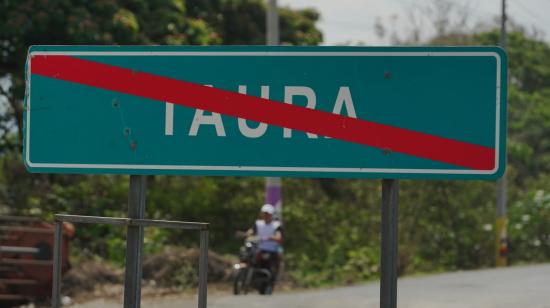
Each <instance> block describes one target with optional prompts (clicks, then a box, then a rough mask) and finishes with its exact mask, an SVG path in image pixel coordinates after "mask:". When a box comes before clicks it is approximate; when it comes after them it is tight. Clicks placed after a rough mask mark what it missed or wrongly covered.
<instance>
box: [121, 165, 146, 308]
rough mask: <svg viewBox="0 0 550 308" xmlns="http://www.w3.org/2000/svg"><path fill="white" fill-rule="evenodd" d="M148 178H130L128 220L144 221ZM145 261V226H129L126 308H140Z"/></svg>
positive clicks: (140, 176) (137, 176)
mask: <svg viewBox="0 0 550 308" xmlns="http://www.w3.org/2000/svg"><path fill="white" fill-rule="evenodd" d="M146 186H147V177H146V176H144V175H131V176H130V191H129V193H128V218H133V219H143V218H144V215H145V192H146V190H147V188H146ZM142 261H143V226H131V225H129V226H128V233H127V235H126V267H125V270H126V273H125V276H124V277H125V278H124V308H139V306H140V303H141V276H142V274H141V263H142Z"/></svg>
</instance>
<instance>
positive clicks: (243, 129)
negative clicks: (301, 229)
mask: <svg viewBox="0 0 550 308" xmlns="http://www.w3.org/2000/svg"><path fill="white" fill-rule="evenodd" d="M506 81H507V60H506V55H505V53H504V52H503V51H502V50H501V49H499V48H496V47H376V48H373V47H290V46H284V47H264V46H247V47H245V46H236V47H227V46H224V47H218V46H217V47H214V46H211V47H190V46H184V47H182V46H124V47H118V46H117V47H115V46H33V47H31V48H30V50H29V55H28V60H27V95H26V101H25V104H26V113H25V144H24V145H25V146H24V158H25V163H26V165H27V168H28V169H29V171H31V172H48V173H49V172H55V173H122V174H189V175H240V176H306V177H357V178H446V179H458V178H460V179H495V178H498V177H499V176H500V175H502V173H503V172H504V168H505V147H506V144H505V140H506V95H507V82H506Z"/></svg>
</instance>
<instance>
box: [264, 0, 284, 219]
mask: <svg viewBox="0 0 550 308" xmlns="http://www.w3.org/2000/svg"><path fill="white" fill-rule="evenodd" d="M266 30H267V31H266V42H267V45H269V46H276V45H279V41H280V40H279V11H278V10H277V0H267V11H266ZM265 180H266V181H265V202H266V203H269V204H271V205H273V206H274V207H275V218H276V219H278V220H279V221H280V222H281V223H282V222H283V199H282V194H281V178H276V177H270V178H266V179H265Z"/></svg>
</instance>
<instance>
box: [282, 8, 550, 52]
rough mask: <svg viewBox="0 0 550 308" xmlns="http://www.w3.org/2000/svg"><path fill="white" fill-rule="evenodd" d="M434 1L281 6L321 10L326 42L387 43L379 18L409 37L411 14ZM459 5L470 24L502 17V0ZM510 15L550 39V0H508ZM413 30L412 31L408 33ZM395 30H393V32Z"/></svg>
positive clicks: (428, 30)
mask: <svg viewBox="0 0 550 308" xmlns="http://www.w3.org/2000/svg"><path fill="white" fill-rule="evenodd" d="M433 2H434V0H278V4H279V6H290V7H291V8H304V7H313V8H316V9H317V10H318V11H319V12H320V13H321V21H320V23H319V27H320V28H321V30H322V32H323V34H324V42H325V44H326V45H335V44H342V43H346V42H347V43H358V42H364V43H365V44H369V45H387V44H389V43H390V40H389V38H388V35H386V38H382V39H381V38H379V37H378V36H377V35H376V31H375V24H376V21H377V18H378V19H379V20H380V21H381V22H382V24H383V25H385V26H386V28H387V29H394V30H395V33H398V35H400V36H402V37H407V36H408V33H410V28H411V27H410V24H411V22H410V14H411V12H415V14H416V16H419V17H420V18H425V15H423V14H422V13H420V10H421V8H422V7H427V6H429V5H430V3H433ZM452 2H453V3H455V5H456V6H457V7H468V8H469V9H468V11H469V12H470V17H469V23H468V25H469V27H470V28H472V29H474V28H476V27H479V24H480V23H481V24H484V25H494V24H495V21H496V18H497V17H498V16H500V12H501V2H502V0H453V1H452ZM507 8H508V10H507V11H508V16H509V18H510V20H512V22H514V23H516V24H519V25H522V26H523V27H525V28H526V29H527V30H528V31H533V29H537V32H539V36H540V38H542V39H544V40H545V41H547V42H548V41H550V17H548V16H547V15H548V14H547V13H548V12H550V0H507ZM421 28H422V29H421V30H422V36H423V37H429V36H430V34H433V28H432V27H430V26H429V22H427V20H424V21H423V22H422V26H421ZM408 31H409V32H408ZM390 32H391V31H390Z"/></svg>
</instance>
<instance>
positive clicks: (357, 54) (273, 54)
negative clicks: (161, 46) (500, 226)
mask: <svg viewBox="0 0 550 308" xmlns="http://www.w3.org/2000/svg"><path fill="white" fill-rule="evenodd" d="M34 55H67V56H110V57H112V56H195V57H196V56H202V57H216V56H224V57H231V56H247V57H285V56H295V57H319V56H322V57H326V56H331V57H350V56H352V57H382V56H385V57H438V56H439V57H441V56H444V57H494V58H495V59H496V128H495V132H496V133H495V167H494V168H493V169H492V170H455V169H384V168H327V167H270V166H195V165H126V164H53V163H33V162H31V160H30V151H31V148H30V136H31V134H30V131H31V122H30V119H31V110H32V109H31V83H30V80H29V82H28V83H27V84H28V98H27V119H26V120H27V131H26V134H27V135H26V139H27V142H26V156H25V160H26V163H27V165H28V166H29V167H32V168H67V169H135V170H189V171H193V170H196V171H256V172H261V171H266V172H332V173H417V174H479V175H481V174H484V175H490V174H493V173H495V172H497V170H498V169H499V165H500V161H499V152H500V151H499V150H500V143H499V140H500V120H501V119H500V108H501V106H500V89H501V76H500V74H501V70H500V64H501V58H500V55H499V54H498V53H496V52H445V51H441V52H439V51H432V52H368V51H362V52H346V51H343V52H331V51H328V52H323V51H312V52H284V51H282V52H277V51H274V52H269V51H261V52H256V51H254V52H239V51H235V52H231V51H220V52H187V51H182V52H178V51H166V52H162V51H159V52H147V51H145V52H139V51H121V52H116V51H115V52H102V51H71V52H60V51H35V52H31V53H30V54H29V57H31V58H32V56H34ZM31 62H32V61H28V66H27V70H28V71H27V78H29V79H30V78H31Z"/></svg>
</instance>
